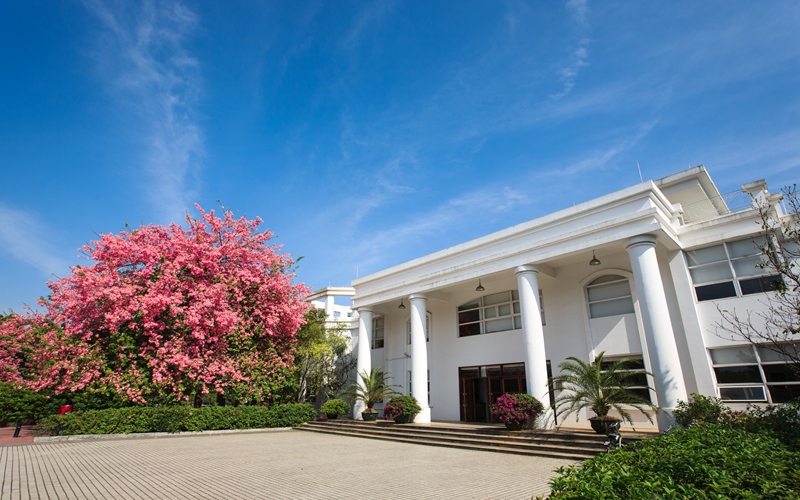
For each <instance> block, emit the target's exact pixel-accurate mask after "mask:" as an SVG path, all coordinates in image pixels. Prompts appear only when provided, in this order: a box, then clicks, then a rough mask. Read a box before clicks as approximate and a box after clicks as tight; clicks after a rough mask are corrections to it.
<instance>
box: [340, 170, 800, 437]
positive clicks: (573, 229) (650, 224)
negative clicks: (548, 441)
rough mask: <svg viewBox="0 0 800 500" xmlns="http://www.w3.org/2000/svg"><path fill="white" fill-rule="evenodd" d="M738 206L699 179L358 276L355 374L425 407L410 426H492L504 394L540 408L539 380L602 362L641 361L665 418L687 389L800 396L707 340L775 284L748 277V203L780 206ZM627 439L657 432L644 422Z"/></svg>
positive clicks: (622, 195) (749, 397)
mask: <svg viewBox="0 0 800 500" xmlns="http://www.w3.org/2000/svg"><path fill="white" fill-rule="evenodd" d="M738 195H739V196H738V200H734V201H731V200H732V198H731V197H730V196H727V195H726V196H722V195H720V193H719V192H718V190H717V188H716V186H715V185H714V183H713V182H712V181H711V178H710V177H709V175H708V173H707V172H706V170H705V168H704V167H703V166H699V167H695V168H691V169H689V170H686V171H683V172H679V173H677V174H674V175H671V176H669V177H665V178H663V179H659V180H656V181H648V182H643V183H641V184H638V185H636V186H632V187H630V188H627V189H623V190H621V191H618V192H615V193H612V194H608V195H606V196H602V197H600V198H597V199H594V200H591V201H588V202H586V203H582V204H580V205H577V206H574V207H572V208H568V209H564V210H561V211H558V212H555V213H553V214H550V215H547V216H544V217H540V218H538V219H535V220H532V221H529V222H526V223H523V224H519V225H517V226H514V227H510V228H508V229H505V230H502V231H499V232H496V233H494V234H490V235H487V236H484V237H482V238H478V239H476V240H473V241H469V242H467V243H463V244H461V245H458V246H455V247H452V248H448V249H446V250H442V251H440V252H436V253H433V254H430V255H427V256H425V257H421V258H419V259H415V260H412V261H410V262H406V263H404V264H401V265H398V266H395V267H391V268H389V269H385V270H383V271H380V272H377V273H375V274H371V275H369V276H365V277H362V278H358V279H356V280H354V281H353V283H352V284H353V287H354V288H355V295H354V298H353V307H354V309H355V310H357V311H358V315H357V316H358V329H357V344H356V347H355V349H357V355H358V371H359V372H361V371H362V370H367V371H369V369H370V368H375V367H382V368H383V369H384V371H385V372H387V373H389V374H391V376H392V377H393V382H394V383H397V384H399V385H400V386H401V387H402V391H404V392H405V393H409V394H412V395H413V396H415V397H416V398H417V399H418V400H419V401H420V402H421V403H422V405H423V408H424V409H423V412H422V413H421V414H420V415H418V416H417V419H416V421H417V422H429V421H430V420H431V419H433V420H443V421H488V420H489V419H490V414H489V410H488V407H489V404H490V403H491V402H492V401H493V400H494V399H496V398H497V397H498V396H499V395H500V394H502V393H503V392H520V391H527V392H528V393H530V394H532V395H533V396H535V397H537V398H539V399H540V400H541V401H542V402H544V403H545V404H546V403H547V401H548V398H549V395H548V392H549V388H548V375H549V374H550V373H551V370H552V371H556V372H557V367H558V365H559V363H561V362H562V361H564V359H565V358H566V357H567V356H576V357H578V358H581V359H584V360H586V361H589V360H591V359H593V358H594V356H595V355H596V354H598V353H600V352H602V351H604V352H605V353H606V357H607V358H610V359H615V358H622V357H632V358H639V359H641V360H642V363H643V366H644V367H645V368H646V369H647V370H648V371H650V372H652V373H653V377H652V379H651V380H649V382H650V385H651V387H654V388H655V393H652V395H651V397H652V399H653V401H654V402H655V403H657V404H658V405H659V406H660V407H661V408H663V409H665V410H667V411H669V410H671V409H673V408H674V407H675V405H676V403H677V401H678V400H686V399H687V396H688V394H690V393H692V392H697V393H700V394H705V395H713V396H720V397H722V399H723V400H725V401H729V402H752V403H762V404H765V403H772V402H781V401H785V400H786V399H788V398H789V397H790V396H792V397H795V396H798V395H800V385H798V384H800V382H791V381H788V382H787V381H786V380H783V378H785V377H783V375H784V374H785V372H786V370H785V368H786V365H785V363H784V362H783V361H781V360H780V359H777V358H776V356H775V355H770V353H769V352H767V351H762V350H761V349H754V348H753V347H752V346H750V345H746V344H739V345H737V344H735V343H733V342H732V341H730V340H725V339H723V338H721V337H720V336H717V335H716V334H715V333H714V331H715V327H714V324H715V322H716V321H718V318H719V312H718V310H717V306H718V305H719V306H720V307H721V308H724V309H728V310H731V309H733V308H735V309H736V310H737V311H738V310H741V311H744V310H748V309H750V310H754V309H758V308H761V307H763V305H762V304H761V303H760V301H759V298H762V297H764V293H765V292H764V290H768V289H769V288H770V286H771V282H772V281H771V280H774V277H769V276H767V275H765V273H766V272H767V271H765V270H762V269H760V268H758V267H757V264H758V262H759V261H760V256H759V250H758V249H757V248H756V246H755V245H754V244H753V238H756V237H758V233H759V230H760V226H759V224H758V221H759V219H758V212H757V210H756V209H755V208H754V204H753V198H754V199H755V200H758V201H761V202H763V203H768V204H770V205H772V206H773V209H774V210H775V211H776V213H777V214H778V215H782V214H783V212H782V209H781V205H780V200H781V196H780V194H776V195H774V194H770V193H769V191H768V190H767V186H766V183H765V182H764V181H758V182H754V183H750V184H747V185H745V186H743V187H742V192H739V193H738ZM751 197H753V198H751ZM734 198H735V197H734ZM553 392H555V391H553ZM644 392H645V393H646V390H645V391H644ZM426 403H428V404H427V405H426ZM360 411H361V408H358V407H357V408H356V409H355V410H354V417H355V418H360ZM633 415H636V412H634V413H633ZM589 416H591V415H589V414H586V413H582V414H581V415H580V422H579V423H577V424H576V422H575V420H574V416H571V417H569V420H568V421H566V422H563V424H564V425H568V426H570V425H571V426H575V425H581V426H585V425H588V422H587V418H588V417H589ZM635 418H636V417H635ZM657 422H658V423H657V425H658V427H659V428H660V429H662V430H663V429H664V428H665V426H667V425H668V424H669V415H668V414H660V415H659V418H658V420H657ZM552 423H553V422H552V416H550V420H548V422H546V424H545V425H552ZM558 423H559V424H561V423H562V422H558ZM636 426H637V428H639V427H641V428H648V427H650V428H652V427H654V426H653V425H652V424H649V423H648V422H647V419H646V418H645V417H644V416H642V415H638V420H637V425H636Z"/></svg>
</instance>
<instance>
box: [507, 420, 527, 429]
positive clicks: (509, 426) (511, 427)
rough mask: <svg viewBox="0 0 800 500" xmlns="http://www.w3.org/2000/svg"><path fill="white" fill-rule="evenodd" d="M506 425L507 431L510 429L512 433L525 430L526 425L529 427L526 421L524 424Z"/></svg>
mask: <svg viewBox="0 0 800 500" xmlns="http://www.w3.org/2000/svg"><path fill="white" fill-rule="evenodd" d="M505 424H506V429H508V430H510V431H521V430H522V429H524V428H525V426H526V425H528V421H527V420H525V421H522V422H519V423H517V422H505Z"/></svg>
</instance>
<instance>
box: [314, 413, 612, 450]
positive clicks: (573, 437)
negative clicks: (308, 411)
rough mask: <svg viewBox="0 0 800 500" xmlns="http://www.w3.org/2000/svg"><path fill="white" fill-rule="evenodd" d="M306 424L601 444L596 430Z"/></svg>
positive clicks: (575, 444) (512, 440)
mask: <svg viewBox="0 0 800 500" xmlns="http://www.w3.org/2000/svg"><path fill="white" fill-rule="evenodd" d="M309 425H312V426H313V425H322V426H328V427H330V426H333V427H340V428H344V429H349V430H352V431H354V432H380V431H381V430H385V431H390V432H393V433H397V434H403V435H406V436H409V435H417V436H426V437H451V436H456V437H458V436H462V437H464V436H466V437H469V438H487V439H491V440H492V441H504V442H509V443H521V444H530V443H541V444H549V445H559V446H569V447H577V448H581V447H586V448H589V449H595V448H597V447H602V442H603V441H604V439H605V438H604V437H603V436H600V435H597V434H594V433H592V434H580V433H566V432H553V431H519V432H512V431H508V430H506V429H504V428H494V427H486V428H464V427H461V428H459V427H457V426H455V427H444V426H440V425H436V426H426V425H416V424H401V425H398V424H393V423H390V422H377V423H369V422H358V421H347V420H334V421H328V422H309Z"/></svg>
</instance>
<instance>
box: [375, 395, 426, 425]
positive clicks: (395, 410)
mask: <svg viewBox="0 0 800 500" xmlns="http://www.w3.org/2000/svg"><path fill="white" fill-rule="evenodd" d="M421 411H422V407H421V406H420V405H419V402H418V401H417V398H415V397H414V396H402V395H399V396H392V399H391V400H389V403H388V404H387V405H386V406H385V407H384V409H383V418H388V419H391V418H396V417H402V416H407V417H413V416H414V415H416V414H418V413H419V412H421Z"/></svg>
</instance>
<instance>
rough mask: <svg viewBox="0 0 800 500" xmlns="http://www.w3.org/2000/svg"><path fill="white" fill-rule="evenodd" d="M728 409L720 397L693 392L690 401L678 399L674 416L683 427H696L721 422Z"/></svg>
mask: <svg viewBox="0 0 800 500" xmlns="http://www.w3.org/2000/svg"><path fill="white" fill-rule="evenodd" d="M727 410H728V409H727V408H726V407H725V405H724V404H723V403H722V401H721V400H720V399H719V398H713V397H708V396H703V395H702V394H696V393H692V395H691V396H690V397H689V401H688V402H687V401H678V405H677V406H676V407H675V410H674V411H673V412H672V416H673V417H675V422H676V423H677V424H678V425H680V426H681V427H695V426H697V425H699V424H705V423H709V424H718V423H720V419H721V418H722V414H723V413H724V412H725V411H727Z"/></svg>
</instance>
